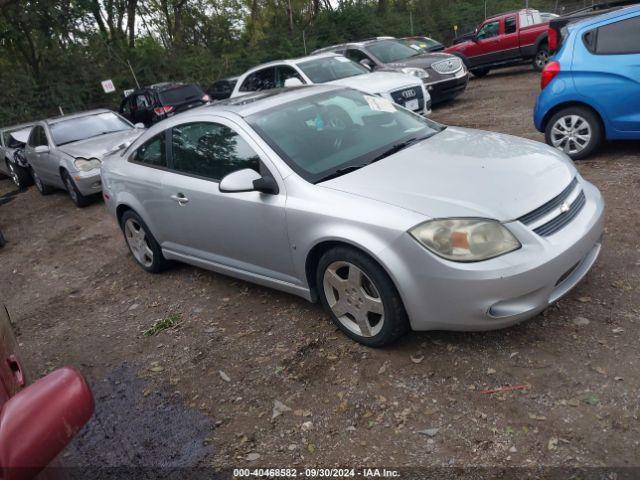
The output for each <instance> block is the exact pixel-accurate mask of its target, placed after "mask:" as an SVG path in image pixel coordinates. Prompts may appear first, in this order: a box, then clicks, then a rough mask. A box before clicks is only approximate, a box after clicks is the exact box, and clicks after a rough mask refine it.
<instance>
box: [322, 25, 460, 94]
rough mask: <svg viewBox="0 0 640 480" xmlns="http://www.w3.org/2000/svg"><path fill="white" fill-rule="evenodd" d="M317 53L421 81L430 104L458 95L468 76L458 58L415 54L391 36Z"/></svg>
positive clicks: (325, 49) (326, 49)
mask: <svg viewBox="0 0 640 480" xmlns="http://www.w3.org/2000/svg"><path fill="white" fill-rule="evenodd" d="M321 52H336V53H340V54H342V55H344V56H345V57H347V58H349V59H351V60H353V61H354V62H359V63H360V64H362V65H364V66H365V67H367V68H368V69H369V70H375V71H392V72H402V73H407V74H410V75H414V76H416V77H418V78H419V79H421V80H422V81H423V83H424V85H425V87H426V89H427V90H428V91H429V94H430V95H431V101H432V103H433V104H437V103H441V102H445V101H447V100H451V99H453V98H454V97H456V96H458V95H460V94H461V93H462V92H463V91H464V90H465V89H466V88H467V83H468V82H469V73H468V72H467V69H466V67H465V66H464V64H463V63H462V61H461V60H460V58H458V57H456V56H454V55H449V54H446V53H431V52H427V53H425V52H420V51H416V50H415V49H413V48H411V47H408V46H407V45H405V44H404V43H402V42H400V41H398V40H397V39H395V38H393V37H378V38H373V39H369V40H363V41H360V42H352V43H343V44H341V45H333V46H331V47H326V48H321V49H320V50H316V51H315V52H313V53H314V54H315V53H321Z"/></svg>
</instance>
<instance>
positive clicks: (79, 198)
mask: <svg viewBox="0 0 640 480" xmlns="http://www.w3.org/2000/svg"><path fill="white" fill-rule="evenodd" d="M60 176H61V177H62V182H63V183H64V185H65V187H67V192H68V193H69V197H71V201H72V202H73V203H74V204H75V205H76V207H78V208H84V207H86V206H87V205H89V204H90V203H91V200H92V199H91V197H88V196H86V195H83V194H82V193H80V190H78V187H76V184H75V182H74V181H73V179H72V178H71V175H69V172H67V171H66V170H63V171H62V173H61V174H60Z"/></svg>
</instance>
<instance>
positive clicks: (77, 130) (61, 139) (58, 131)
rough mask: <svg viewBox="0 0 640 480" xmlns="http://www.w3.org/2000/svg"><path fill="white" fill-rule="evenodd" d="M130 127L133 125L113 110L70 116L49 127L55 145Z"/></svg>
mask: <svg viewBox="0 0 640 480" xmlns="http://www.w3.org/2000/svg"><path fill="white" fill-rule="evenodd" d="M131 128H133V127H132V125H131V124H130V123H129V122H127V121H126V120H124V119H123V118H122V117H120V116H119V115H116V114H115V113H113V112H104V113H97V114H95V115H86V116H82V117H76V118H70V119H69V120H63V121H60V122H56V123H54V124H52V125H51V127H50V129H51V136H52V138H53V142H54V143H55V144H56V145H65V144H67V143H73V142H78V141H80V140H85V139H87V138H91V137H97V136H98V135H106V134H108V133H114V132H121V131H123V130H129V129H131Z"/></svg>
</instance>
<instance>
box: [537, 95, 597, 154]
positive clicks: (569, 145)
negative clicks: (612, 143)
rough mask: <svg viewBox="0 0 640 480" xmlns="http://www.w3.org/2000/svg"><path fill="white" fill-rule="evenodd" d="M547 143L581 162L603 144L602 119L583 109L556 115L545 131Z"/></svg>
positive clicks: (570, 109)
mask: <svg viewBox="0 0 640 480" xmlns="http://www.w3.org/2000/svg"><path fill="white" fill-rule="evenodd" d="M545 139H546V142H547V143H548V144H549V145H551V146H553V147H555V148H557V149H559V150H562V151H563V152H564V153H566V154H567V155H569V156H570V157H571V158H572V159H574V160H580V159H582V158H585V157H587V156H588V155H590V154H591V153H592V152H593V151H594V150H595V149H596V148H598V146H599V145H600V143H601V142H602V126H601V124H600V119H599V118H598V117H597V116H596V115H595V114H594V113H593V112H592V111H591V110H588V109H586V108H582V107H570V108H565V109H564V110H561V111H559V112H558V113H556V114H555V115H554V116H553V117H551V119H550V120H549V122H548V123H547V128H546V130H545Z"/></svg>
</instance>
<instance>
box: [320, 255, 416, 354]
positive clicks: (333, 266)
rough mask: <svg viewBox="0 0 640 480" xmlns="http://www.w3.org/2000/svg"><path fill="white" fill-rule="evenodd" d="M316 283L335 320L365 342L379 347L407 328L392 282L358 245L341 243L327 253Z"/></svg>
mask: <svg viewBox="0 0 640 480" xmlns="http://www.w3.org/2000/svg"><path fill="white" fill-rule="evenodd" d="M316 285H317V286H318V290H319V294H320V298H321V301H322V304H323V306H324V307H325V308H326V309H327V310H328V311H329V313H330V315H331V318H332V320H333V322H334V323H335V324H336V325H337V326H338V328H340V330H342V331H343V332H344V333H345V334H347V335H348V336H349V337H351V338H352V339H354V340H355V341H357V342H359V343H362V344H363V345H367V346H370V347H380V346H383V345H386V344H388V343H391V342H393V341H395V340H397V339H398V338H399V337H400V336H402V335H403V334H404V333H405V332H406V331H407V330H408V326H409V322H408V319H407V314H406V312H405V310H404V306H403V304H402V300H401V299H400V295H399V294H398V292H397V290H396V288H395V286H394V285H393V282H392V281H391V279H390V278H389V276H388V275H387V273H386V272H385V271H384V270H383V269H382V268H381V267H380V266H379V265H378V264H377V263H376V262H375V261H373V260H372V259H371V258H369V257H368V256H366V255H365V254H363V253H361V252H359V251H357V250H355V249H351V248H347V247H338V248H334V249H332V250H329V251H328V252H327V253H325V254H324V255H323V256H322V258H321V259H320V263H319V265H318V270H317V272H316Z"/></svg>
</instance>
